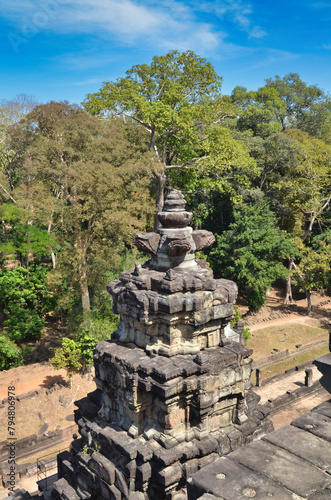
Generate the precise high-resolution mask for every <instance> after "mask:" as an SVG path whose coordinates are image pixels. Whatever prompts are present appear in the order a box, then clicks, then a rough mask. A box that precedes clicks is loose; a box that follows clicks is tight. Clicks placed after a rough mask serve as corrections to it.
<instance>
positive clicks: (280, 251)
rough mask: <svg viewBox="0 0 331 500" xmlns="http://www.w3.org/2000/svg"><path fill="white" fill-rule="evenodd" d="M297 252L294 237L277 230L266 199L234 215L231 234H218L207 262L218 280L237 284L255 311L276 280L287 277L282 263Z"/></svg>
mask: <svg viewBox="0 0 331 500" xmlns="http://www.w3.org/2000/svg"><path fill="white" fill-rule="evenodd" d="M294 252H295V245H294V244H293V242H292V240H291V238H290V237H289V236H288V235H287V234H286V233H285V232H284V231H281V230H280V229H279V228H278V227H277V223H276V217H275V215H274V214H273V213H272V212H271V211H270V209H269V207H268V204H267V202H266V201H265V200H264V201H262V202H259V203H257V204H255V205H252V206H243V207H242V209H241V210H237V211H235V212H234V221H233V222H232V223H231V224H230V226H229V230H228V231H224V232H223V233H222V234H221V235H217V237H216V245H215V246H214V248H213V249H212V250H211V251H210V254H209V257H208V260H209V262H210V263H211V266H212V268H213V270H214V272H215V275H216V277H225V278H229V279H234V280H235V281H236V283H237V284H238V288H239V293H240V294H242V295H244V296H245V297H246V298H247V302H248V305H249V308H250V310H252V311H256V310H258V309H259V308H260V307H261V306H262V305H263V304H264V303H265V300H266V292H267V290H268V288H271V286H272V284H273V283H274V281H275V280H276V279H278V278H285V277H286V276H287V275H288V271H287V269H286V267H285V266H284V264H283V261H284V258H286V257H289V256H291V255H292V254H293V253H294Z"/></svg>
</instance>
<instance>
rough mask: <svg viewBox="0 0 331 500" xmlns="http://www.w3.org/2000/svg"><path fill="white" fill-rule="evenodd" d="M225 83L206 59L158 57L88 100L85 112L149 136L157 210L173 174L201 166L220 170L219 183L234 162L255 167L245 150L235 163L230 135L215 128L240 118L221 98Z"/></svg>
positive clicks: (172, 54)
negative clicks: (137, 127)
mask: <svg viewBox="0 0 331 500" xmlns="http://www.w3.org/2000/svg"><path fill="white" fill-rule="evenodd" d="M221 83H222V78H221V77H220V76H218V75H217V74H216V72H215V70H214V68H213V66H212V65H211V64H210V63H209V62H207V61H206V60H205V59H204V58H201V57H198V56H197V55H196V54H195V53H194V52H192V51H187V52H183V53H180V52H178V51H172V52H169V53H168V54H167V55H165V56H158V57H154V58H153V61H152V64H151V65H147V64H142V65H137V66H133V68H131V69H129V70H128V71H127V72H126V77H125V78H120V79H118V80H117V81H116V82H106V83H104V84H103V86H102V88H101V89H100V91H99V92H96V93H95V94H89V95H88V96H87V98H86V100H85V102H84V107H85V109H86V110H87V111H88V112H89V113H91V114H97V115H99V116H109V115H111V116H114V115H115V116H121V117H123V118H124V119H125V120H128V121H132V122H135V123H137V124H139V125H140V126H141V127H142V128H143V129H144V130H146V131H147V132H148V134H149V145H148V150H149V152H150V155H151V157H152V158H153V161H154V178H155V183H154V184H155V189H156V202H157V203H156V204H157V210H161V209H162V208H163V201H164V200H163V191H164V186H165V180H166V173H169V171H173V170H177V169H178V170H181V171H183V170H187V169H191V168H196V167H197V166H199V168H200V171H201V172H203V175H204V176H205V177H206V176H208V175H209V173H210V171H214V169H215V168H216V169H217V171H218V174H217V175H218V182H219V183H220V182H221V180H222V179H223V178H224V172H225V173H226V172H227V171H228V169H229V168H231V166H232V165H233V164H234V163H235V164H236V166H237V167H238V168H240V167H242V168H243V169H244V170H245V169H247V168H250V167H251V166H252V161H251V160H250V158H249V155H248V151H246V150H245V148H242V150H241V154H240V155H237V157H236V158H234V155H233V143H234V142H235V141H234V140H233V138H232V137H231V134H230V133H227V134H225V133H224V132H223V131H222V127H220V126H218V127H215V125H216V124H220V123H221V122H222V120H223V119H224V118H225V117H227V116H236V108H235V106H233V104H232V103H231V100H230V99H229V98H228V97H226V96H222V95H221ZM227 132H228V131H227ZM229 141H230V142H229ZM240 146H241V145H240V144H239V145H238V146H237V149H239V148H240ZM241 160H243V161H241ZM247 165H249V167H248V166H247ZM201 175H202V174H201ZM223 183H224V184H225V183H226V181H225V180H224V181H223Z"/></svg>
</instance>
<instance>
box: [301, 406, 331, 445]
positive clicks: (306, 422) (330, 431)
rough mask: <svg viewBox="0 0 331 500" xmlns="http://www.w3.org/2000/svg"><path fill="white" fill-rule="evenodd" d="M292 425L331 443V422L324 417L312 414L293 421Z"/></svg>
mask: <svg viewBox="0 0 331 500" xmlns="http://www.w3.org/2000/svg"><path fill="white" fill-rule="evenodd" d="M291 425H294V426H295V427H299V428H300V429H303V430H305V431H308V432H311V433H312V434H315V436H318V437H320V438H322V439H325V440H326V441H331V420H330V419H329V418H328V417H325V416H324V415H321V414H319V413H316V412H314V413H312V412H310V413H307V414H306V415H303V416H301V417H298V418H296V419H295V420H293V422H291Z"/></svg>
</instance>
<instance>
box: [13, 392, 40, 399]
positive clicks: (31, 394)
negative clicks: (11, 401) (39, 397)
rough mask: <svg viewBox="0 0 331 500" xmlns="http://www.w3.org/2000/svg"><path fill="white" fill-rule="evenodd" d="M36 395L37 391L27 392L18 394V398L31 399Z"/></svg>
mask: <svg viewBox="0 0 331 500" xmlns="http://www.w3.org/2000/svg"><path fill="white" fill-rule="evenodd" d="M35 395H36V393H35V391H31V392H27V393H26V394H21V395H20V396H17V397H16V399H17V401H24V399H30V398H34V397H35Z"/></svg>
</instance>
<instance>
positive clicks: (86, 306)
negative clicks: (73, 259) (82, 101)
mask: <svg viewBox="0 0 331 500" xmlns="http://www.w3.org/2000/svg"><path fill="white" fill-rule="evenodd" d="M79 275H80V290H81V295H82V306H83V310H84V311H89V310H90V309H91V305H90V293H89V289H88V284H87V274H86V260H85V257H84V258H83V260H82V262H81V264H80V266H79Z"/></svg>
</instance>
